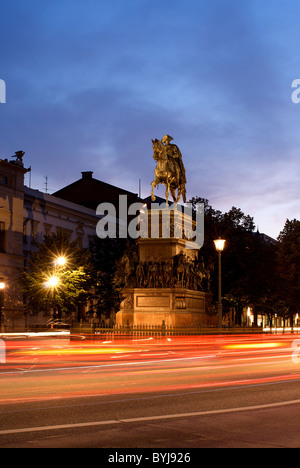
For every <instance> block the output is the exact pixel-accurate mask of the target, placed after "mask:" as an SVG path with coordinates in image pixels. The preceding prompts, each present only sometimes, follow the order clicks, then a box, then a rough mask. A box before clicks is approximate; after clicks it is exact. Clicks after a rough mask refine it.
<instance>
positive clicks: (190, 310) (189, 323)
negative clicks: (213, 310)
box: [117, 288, 211, 328]
mask: <svg viewBox="0 0 300 468" xmlns="http://www.w3.org/2000/svg"><path fill="white" fill-rule="evenodd" d="M123 297H124V299H123V301H122V303H121V308H120V311H119V312H118V313H117V324H118V325H126V324H128V325H129V326H135V325H159V326H161V325H162V323H163V321H164V322H165V325H166V326H167V327H168V326H172V327H194V328H198V327H206V326H207V325H208V322H207V317H208V313H209V312H210V307H211V294H209V293H205V292H202V291H191V290H188V289H186V288H166V289H164V288H161V289H159V288H133V289H124V291H123Z"/></svg>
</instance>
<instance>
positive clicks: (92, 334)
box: [70, 322, 215, 340]
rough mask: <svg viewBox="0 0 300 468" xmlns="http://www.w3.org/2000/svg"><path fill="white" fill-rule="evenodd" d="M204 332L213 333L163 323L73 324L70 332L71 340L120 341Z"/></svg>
mask: <svg viewBox="0 0 300 468" xmlns="http://www.w3.org/2000/svg"><path fill="white" fill-rule="evenodd" d="M205 330H208V331H210V332H211V333H212V332H213V330H215V329H213V328H210V329H203V328H201V327H189V326H181V327H175V326H167V325H165V323H164V322H163V323H162V324H161V325H152V324H143V325H129V324H124V325H114V326H107V325H102V326H100V325H98V324H79V323H76V324H73V325H72V327H71V330H70V335H71V338H72V339H76V337H78V338H79V337H81V338H82V339H89V338H90V339H102V338H105V339H107V340H108V339H122V338H129V337H131V338H135V339H139V338H151V337H152V338H160V337H170V336H192V335H201V334H205Z"/></svg>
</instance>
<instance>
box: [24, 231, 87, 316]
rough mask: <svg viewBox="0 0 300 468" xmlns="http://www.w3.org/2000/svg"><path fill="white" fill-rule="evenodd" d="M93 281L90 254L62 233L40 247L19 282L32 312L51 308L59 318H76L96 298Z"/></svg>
mask: <svg viewBox="0 0 300 468" xmlns="http://www.w3.org/2000/svg"><path fill="white" fill-rule="evenodd" d="M63 259H64V260H63ZM94 278H95V274H94V271H93V266H92V262H91V256H90V253H89V252H88V251H87V250H85V249H82V248H79V247H78V244H77V242H76V241H74V242H70V241H69V238H68V236H67V235H66V234H64V233H63V232H59V233H57V234H51V235H49V236H45V237H44V242H43V243H40V244H38V250H37V252H34V253H32V254H31V257H30V260H29V264H28V267H27V268H26V269H25V272H24V273H23V275H22V277H21V280H20V281H21V286H22V289H23V293H24V295H25V300H26V302H27V305H28V307H29V308H30V309H31V310H38V309H44V308H45V307H46V306H47V305H50V306H52V307H53V309H54V310H55V311H56V313H57V316H58V317H57V318H61V314H62V313H63V314H64V315H66V316H69V317H70V316H73V317H74V318H75V314H78V315H79V313H80V309H81V308H82V305H83V304H85V303H86V301H87V300H88V299H91V298H92V297H93V286H94Z"/></svg>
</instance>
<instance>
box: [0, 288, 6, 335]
mask: <svg viewBox="0 0 300 468" xmlns="http://www.w3.org/2000/svg"><path fill="white" fill-rule="evenodd" d="M5 286H6V285H5V283H3V282H0V333H3V332H4V323H3V315H2V308H3V305H4V289H5Z"/></svg>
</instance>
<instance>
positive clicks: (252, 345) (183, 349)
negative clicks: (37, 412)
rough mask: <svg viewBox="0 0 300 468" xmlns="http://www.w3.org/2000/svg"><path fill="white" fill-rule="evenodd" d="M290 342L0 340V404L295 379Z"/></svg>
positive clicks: (269, 338) (270, 338)
mask: <svg viewBox="0 0 300 468" xmlns="http://www.w3.org/2000/svg"><path fill="white" fill-rule="evenodd" d="M294 338H295V337H294V335H282V336H278V337H277V336H276V337H274V336H260V335H259V336H250V335H247V336H233V337H230V336H229V337H227V336H226V337H224V336H221V337H220V336H199V337H182V338H181V337H176V338H169V339H153V340H151V341H149V340H139V341H138V342H137V341H135V342H133V340H130V339H126V340H116V341H114V342H112V341H108V340H103V341H102V342H101V341H100V340H99V342H97V343H82V342H79V343H78V342H72V341H71V342H70V343H69V342H67V341H66V340H58V341H56V342H55V341H54V342H53V341H51V340H50V341H49V340H46V341H42V340H40V341H36V342H31V343H28V342H18V343H16V342H11V343H9V342H8V343H7V344H8V347H7V348H8V353H7V360H6V364H5V365H2V366H0V386H1V394H0V404H7V403H12V402H22V401H27V402H28V401H45V400H47V399H49V400H53V399H59V398H60V399H62V398H79V397H84V396H101V395H116V394H126V395H128V394H130V393H145V392H149V391H150V392H162V391H170V390H171V391H173V390H174V391H175V390H176V391H177V390H182V391H184V390H188V389H205V388H222V387H226V386H243V385H255V384H260V383H269V382H278V381H291V380H297V379H300V371H299V372H298V368H297V366H296V365H295V363H294V362H293V361H292V358H291V356H292V352H293V347H292V343H293V340H294ZM116 359H117V360H116ZM37 383H38V385H37Z"/></svg>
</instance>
